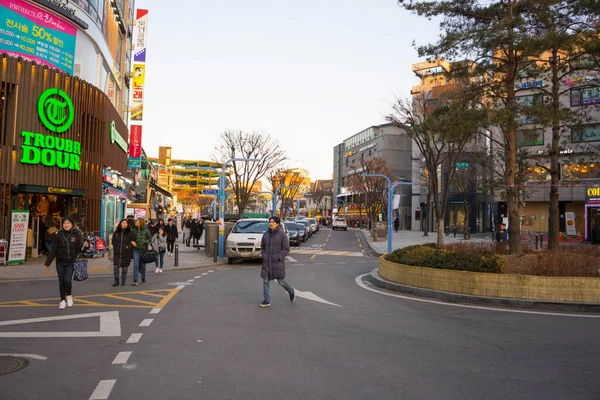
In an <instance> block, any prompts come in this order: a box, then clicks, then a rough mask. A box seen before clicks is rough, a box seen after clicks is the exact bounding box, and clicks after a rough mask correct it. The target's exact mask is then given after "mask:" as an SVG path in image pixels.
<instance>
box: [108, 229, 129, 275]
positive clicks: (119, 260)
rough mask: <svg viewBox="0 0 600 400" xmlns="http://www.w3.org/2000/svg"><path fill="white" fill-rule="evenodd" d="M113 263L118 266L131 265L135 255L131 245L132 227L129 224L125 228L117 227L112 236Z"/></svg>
mask: <svg viewBox="0 0 600 400" xmlns="http://www.w3.org/2000/svg"><path fill="white" fill-rule="evenodd" d="M112 247H113V254H114V258H113V265H116V266H117V267H122V268H125V267H129V264H130V263H131V257H132V255H133V247H132V246H131V229H130V228H129V226H128V227H127V228H125V229H124V230H121V229H117V230H116V231H115V233H114V234H113V237H112Z"/></svg>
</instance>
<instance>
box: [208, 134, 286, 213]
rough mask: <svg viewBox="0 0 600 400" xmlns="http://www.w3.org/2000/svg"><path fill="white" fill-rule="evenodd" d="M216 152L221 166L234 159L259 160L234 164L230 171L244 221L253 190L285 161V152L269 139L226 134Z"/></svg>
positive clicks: (221, 138)
mask: <svg viewBox="0 0 600 400" xmlns="http://www.w3.org/2000/svg"><path fill="white" fill-rule="evenodd" d="M215 150H216V152H217V154H216V157H215V158H216V160H217V161H218V162H221V163H225V162H226V161H227V160H230V159H234V158H254V159H258V161H256V162H247V161H233V162H232V163H231V164H230V165H231V166H230V169H229V171H228V174H229V179H230V180H231V186H232V191H233V195H234V197H235V202H236V204H237V206H238V215H239V217H240V218H242V217H243V215H244V211H245V209H246V206H247V204H248V201H249V199H250V195H251V193H252V188H253V187H254V185H255V184H256V182H258V181H259V180H260V179H261V178H263V177H264V176H265V175H266V174H267V173H268V172H269V171H272V170H273V169H275V168H276V167H277V166H278V165H280V164H281V163H282V162H284V161H285V160H286V158H287V156H286V152H285V150H284V149H282V148H281V146H280V144H279V143H278V142H277V140H275V139H273V138H272V137H271V136H270V135H268V134H266V133H258V132H244V131H224V132H223V133H221V136H220V137H219V142H218V144H217V147H216V148H215Z"/></svg>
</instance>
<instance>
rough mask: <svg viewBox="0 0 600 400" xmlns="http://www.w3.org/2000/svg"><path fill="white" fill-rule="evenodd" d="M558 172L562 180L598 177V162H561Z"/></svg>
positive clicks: (599, 171)
mask: <svg viewBox="0 0 600 400" xmlns="http://www.w3.org/2000/svg"><path fill="white" fill-rule="evenodd" d="M560 172H561V179H563V180H580V179H600V163H598V162H588V163H577V164H575V163H574V164H561V169H560Z"/></svg>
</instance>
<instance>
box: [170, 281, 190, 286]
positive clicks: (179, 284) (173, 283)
mask: <svg viewBox="0 0 600 400" xmlns="http://www.w3.org/2000/svg"><path fill="white" fill-rule="evenodd" d="M167 285H171V286H182V285H183V286H185V285H191V283H189V282H169V283H167Z"/></svg>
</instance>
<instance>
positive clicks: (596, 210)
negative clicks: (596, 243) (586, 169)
mask: <svg viewBox="0 0 600 400" xmlns="http://www.w3.org/2000/svg"><path fill="white" fill-rule="evenodd" d="M585 189H586V190H585V239H586V240H590V233H591V231H592V227H594V225H600V185H595V186H588V187H586V188H585Z"/></svg>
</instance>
